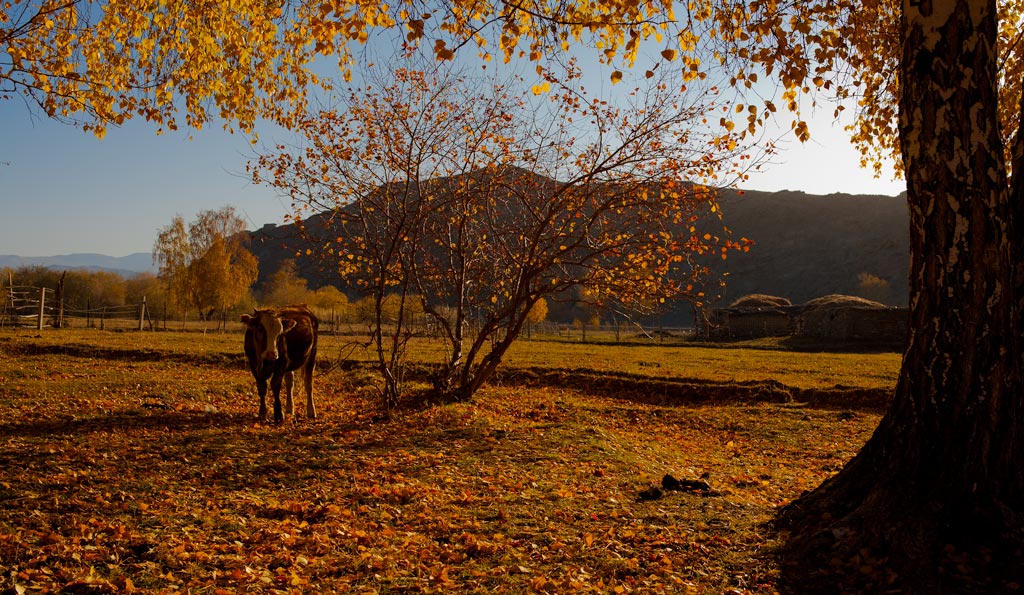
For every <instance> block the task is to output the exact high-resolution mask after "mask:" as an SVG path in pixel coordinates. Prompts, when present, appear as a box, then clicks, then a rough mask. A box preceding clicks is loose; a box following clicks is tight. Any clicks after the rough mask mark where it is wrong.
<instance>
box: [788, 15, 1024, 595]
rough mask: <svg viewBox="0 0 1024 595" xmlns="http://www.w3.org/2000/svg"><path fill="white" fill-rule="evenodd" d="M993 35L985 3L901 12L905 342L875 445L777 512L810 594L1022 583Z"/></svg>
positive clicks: (1012, 258)
mask: <svg viewBox="0 0 1024 595" xmlns="http://www.w3.org/2000/svg"><path fill="white" fill-rule="evenodd" d="M996 25H997V17H996V2H995V1H994V0H981V1H977V0H973V1H967V0H931V1H929V0H904V3H903V16H902V33H903V58H902V65H901V73H900V75H901V84H902V87H901V90H900V105H899V110H900V119H899V127H900V140H901V144H902V151H903V159H904V163H905V166H906V174H907V197H908V203H909V205H908V206H909V209H910V228H911V229H910V232H911V233H910V238H911V241H910V250H911V254H910V258H911V266H910V334H909V340H908V345H907V350H906V353H905V355H904V360H903V366H902V369H901V372H900V376H899V381H898V384H897V387H896V392H895V395H894V400H893V402H892V405H891V407H890V409H889V411H888V412H887V414H886V415H885V417H884V418H883V420H882V422H881V424H880V425H879V427H878V429H877V430H876V431H875V434H874V435H873V436H872V438H871V439H870V440H869V442H868V443H867V444H866V445H865V447H864V449H863V450H862V451H861V452H860V453H859V454H858V455H857V456H856V457H855V458H854V459H853V460H852V461H851V462H850V463H849V464H848V465H847V466H846V467H845V468H844V469H843V470H842V471H841V472H840V473H839V474H838V475H836V476H835V477H833V478H831V479H830V480H829V481H826V482H825V483H824V484H823V485H822V486H821V487H819V488H818V489H817V490H815V491H814V492H812V493H810V494H808V495H806V496H805V497H803V498H801V499H800V500H798V501H797V502H795V503H794V504H793V505H791V506H790V507H789V508H788V509H787V510H785V511H783V513H782V514H781V515H780V521H781V524H782V526H784V527H789V528H790V530H791V531H792V537H791V541H790V544H789V547H790V549H789V551H788V554H789V558H788V560H790V561H797V560H800V559H802V563H803V564H808V565H807V566H805V567H804V568H805V570H804V571H803V573H804V574H805V575H806V573H807V571H806V568H812V565H813V564H818V568H820V570H819V571H817V573H816V578H817V579H818V580H816V581H811V584H814V585H815V588H816V590H818V591H821V592H840V591H876V590H877V591H882V590H885V589H888V588H899V589H903V591H901V592H912V593H919V592H936V593H941V592H955V593H965V592H1003V591H1005V590H1006V589H1008V588H1010V583H1011V582H1014V581H1017V582H1019V581H1020V580H1021V578H1022V577H1024V559H1022V555H1024V554H1022V553H1021V548H1020V545H1021V542H1022V540H1021V528H1022V523H1021V514H1022V512H1024V431H1022V430H1024V417H1022V411H1021V399H1022V397H1024V391H1022V385H1021V368H1022V366H1024V360H1022V357H1021V347H1020V344H1021V334H1022V328H1021V295H1022V294H1021V278H1022V274H1021V269H1020V265H1019V264H1017V263H1020V262H1021V260H1022V257H1024V254H1022V251H1021V241H1022V240H1021V231H1022V230H1021V229H1019V228H1020V226H1021V223H1020V216H1019V215H1017V216H1015V214H1014V211H1015V209H1016V212H1017V213H1019V212H1020V208H1021V207H1020V205H1021V202H1022V195H1021V183H1020V180H1019V179H1018V180H1015V181H1014V182H1015V183H1014V184H1012V185H1011V182H1010V180H1009V171H1008V168H1007V164H1006V159H1005V153H1004V150H1003V149H1004V147H1003V144H1002V141H1001V139H1000V135H999V121H998V115H997V109H996V107H997V92H998V82H997V77H996V65H997V53H996ZM1018 141H1019V142H1018V145H1019V144H1020V142H1024V141H1020V135H1019V134H1018ZM1015 171H1018V172H1019V171H1020V169H1019V168H1018V169H1016V170H1015ZM1018 178H1019V176H1018ZM812 560H817V561H818V562H816V563H815V562H812ZM789 573H792V574H791V579H792V580H793V582H792V583H789V584H790V587H791V588H793V589H795V590H799V591H800V592H807V590H808V589H807V587H808V582H807V581H806V576H805V577H800V576H798V573H799V571H798V570H796V569H795V568H793V567H790V568H789V569H788V572H784V574H786V575H787V576H789ZM796 581H803V582H802V583H798V582H796Z"/></svg>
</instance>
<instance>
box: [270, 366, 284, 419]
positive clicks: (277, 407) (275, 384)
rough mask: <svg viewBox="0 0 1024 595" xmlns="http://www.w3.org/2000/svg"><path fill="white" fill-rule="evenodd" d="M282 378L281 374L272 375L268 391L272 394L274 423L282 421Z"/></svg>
mask: <svg viewBox="0 0 1024 595" xmlns="http://www.w3.org/2000/svg"><path fill="white" fill-rule="evenodd" d="M283 376H284V375H283V374H274V376H273V378H271V379H270V390H271V391H272V392H273V393H274V421H275V422H276V423H281V422H283V421H284V414H282V413H281V379H282V377H283Z"/></svg>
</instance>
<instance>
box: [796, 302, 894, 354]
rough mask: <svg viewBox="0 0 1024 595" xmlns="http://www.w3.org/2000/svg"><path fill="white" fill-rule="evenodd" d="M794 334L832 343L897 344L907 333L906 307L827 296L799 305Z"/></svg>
mask: <svg viewBox="0 0 1024 595" xmlns="http://www.w3.org/2000/svg"><path fill="white" fill-rule="evenodd" d="M793 334H794V335H798V336H800V337H806V338H811V339H819V340H829V341H836V342H873V343H885V344H892V345H901V344H902V343H903V341H905V340H906V336H907V308H890V307H888V306H885V305H884V304H880V303H878V302H874V301H871V300H866V299H864V298H859V297H855V296H849V295H827V296H824V297H820V298H816V299H813V300H811V301H809V302H807V303H806V304H804V305H803V312H802V313H801V314H800V316H799V319H798V320H797V324H796V328H795V330H794V333H793Z"/></svg>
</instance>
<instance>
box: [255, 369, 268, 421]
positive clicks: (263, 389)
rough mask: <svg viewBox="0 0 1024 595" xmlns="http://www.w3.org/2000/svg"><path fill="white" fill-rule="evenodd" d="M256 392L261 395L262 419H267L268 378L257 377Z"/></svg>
mask: <svg viewBox="0 0 1024 595" xmlns="http://www.w3.org/2000/svg"><path fill="white" fill-rule="evenodd" d="M256 394H257V395H259V397H260V421H267V380H266V379H265V378H264V379H260V378H257V379H256Z"/></svg>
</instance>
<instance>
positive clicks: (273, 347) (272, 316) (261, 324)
mask: <svg viewBox="0 0 1024 595" xmlns="http://www.w3.org/2000/svg"><path fill="white" fill-rule="evenodd" d="M242 323H244V324H245V326H246V327H248V331H247V332H246V335H247V336H251V337H252V341H253V346H254V347H255V349H256V353H258V354H259V356H260V360H261V361H263V362H264V363H265V362H273V361H277V340H278V338H279V337H280V336H281V335H283V334H284V333H287V332H288V331H289V330H291V328H292V327H294V326H295V321H294V320H290V319H288V318H281V317H280V316H278V315H277V314H276V313H275V312H274V311H272V310H256V311H254V312H253V314H252V315H251V316H250V315H249V314H242Z"/></svg>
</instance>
